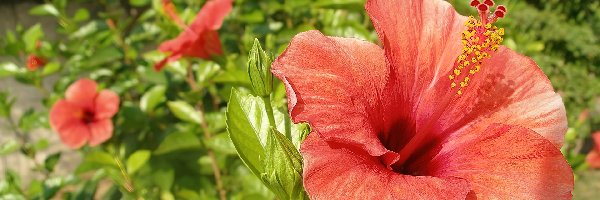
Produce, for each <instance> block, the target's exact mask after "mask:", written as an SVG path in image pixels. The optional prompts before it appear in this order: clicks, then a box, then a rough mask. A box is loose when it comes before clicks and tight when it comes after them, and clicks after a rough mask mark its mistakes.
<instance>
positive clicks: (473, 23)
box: [448, 16, 504, 95]
mask: <svg viewBox="0 0 600 200" xmlns="http://www.w3.org/2000/svg"><path fill="white" fill-rule="evenodd" d="M482 19H483V18H482ZM494 21H495V19H494V20H493V21H489V22H492V23H493V22H494ZM489 22H485V23H482V21H479V20H477V19H475V17H473V16H469V18H468V19H467V21H465V26H466V27H467V29H466V30H464V31H463V32H462V34H461V43H462V44H463V48H462V52H461V54H460V55H458V57H457V59H456V62H455V66H454V67H455V68H454V69H453V70H452V71H451V73H450V75H449V76H448V77H449V78H450V80H451V83H450V87H451V88H456V89H457V90H456V93H457V94H458V95H462V93H463V91H462V88H465V87H467V86H468V85H469V81H470V80H471V78H473V76H472V75H474V74H476V73H477V72H479V71H480V70H481V65H482V63H483V60H484V59H485V58H490V57H491V53H492V52H495V51H498V49H499V48H500V43H502V41H503V38H502V36H503V35H504V28H498V27H496V26H494V25H493V24H492V23H489ZM463 70H464V71H463ZM467 70H468V71H467ZM461 73H464V74H465V75H462V76H461ZM457 79H462V80H463V81H462V82H458V81H457ZM458 86H460V87H458ZM453 91H454V90H453Z"/></svg>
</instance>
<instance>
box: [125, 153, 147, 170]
mask: <svg viewBox="0 0 600 200" xmlns="http://www.w3.org/2000/svg"><path fill="white" fill-rule="evenodd" d="M149 158H150V151H148V150H138V151H136V152H135V153H133V154H131V156H129V158H127V173H129V174H133V173H135V172H136V171H137V170H138V169H140V167H142V166H144V164H146V162H148V159H149Z"/></svg>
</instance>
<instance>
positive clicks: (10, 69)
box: [0, 62, 26, 77]
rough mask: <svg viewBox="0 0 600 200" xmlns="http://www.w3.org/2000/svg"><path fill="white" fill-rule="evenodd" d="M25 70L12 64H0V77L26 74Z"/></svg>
mask: <svg viewBox="0 0 600 200" xmlns="http://www.w3.org/2000/svg"><path fill="white" fill-rule="evenodd" d="M25 72H26V70H25V68H20V67H19V66H17V65H15V63H12V62H4V63H0V77H6V76H14V75H17V74H22V73H25Z"/></svg>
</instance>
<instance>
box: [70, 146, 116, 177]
mask: <svg viewBox="0 0 600 200" xmlns="http://www.w3.org/2000/svg"><path fill="white" fill-rule="evenodd" d="M104 167H109V168H115V169H116V168H118V165H117V163H116V162H115V158H114V157H113V156H112V155H110V154H109V153H106V152H103V151H92V152H89V153H87V154H85V156H84V159H83V162H82V164H80V165H79V167H78V168H77V170H76V172H85V171H88V170H92V169H100V168H104Z"/></svg>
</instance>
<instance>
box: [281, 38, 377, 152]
mask: <svg viewBox="0 0 600 200" xmlns="http://www.w3.org/2000/svg"><path fill="white" fill-rule="evenodd" d="M386 69H387V68H386V67H385V58H384V55H383V50H382V49H381V48H379V47H378V46H377V45H375V44H372V43H369V42H365V41H361V40H357V39H344V38H334V37H325V36H324V35H323V34H321V33H320V32H318V31H308V32H304V33H300V34H298V35H296V36H295V37H294V39H292V41H291V42H290V45H289V47H288V48H287V49H286V51H285V52H284V53H283V54H282V55H281V56H280V57H279V58H278V59H277V60H276V61H275V62H274V63H273V69H272V71H273V74H275V76H277V77H278V78H279V79H280V80H282V81H283V83H284V84H285V85H286V90H287V95H288V101H289V102H288V107H289V111H290V115H291V117H292V119H293V120H294V122H295V123H298V122H308V123H310V125H311V127H312V128H314V130H316V131H317V132H318V134H320V135H321V136H323V137H324V138H326V139H327V140H336V141H338V142H347V143H354V144H358V145H361V146H363V147H364V148H365V150H367V151H369V152H370V153H371V154H372V155H382V154H384V153H385V152H387V150H386V149H385V147H383V145H382V144H381V142H380V141H379V139H378V138H377V134H378V130H380V128H378V127H379V126H380V124H381V123H382V122H381V117H380V116H379V115H380V111H379V110H380V106H379V101H380V95H379V94H380V93H381V91H382V89H383V85H384V84H385V79H386V74H387V71H386ZM342 133H343V134H342Z"/></svg>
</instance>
